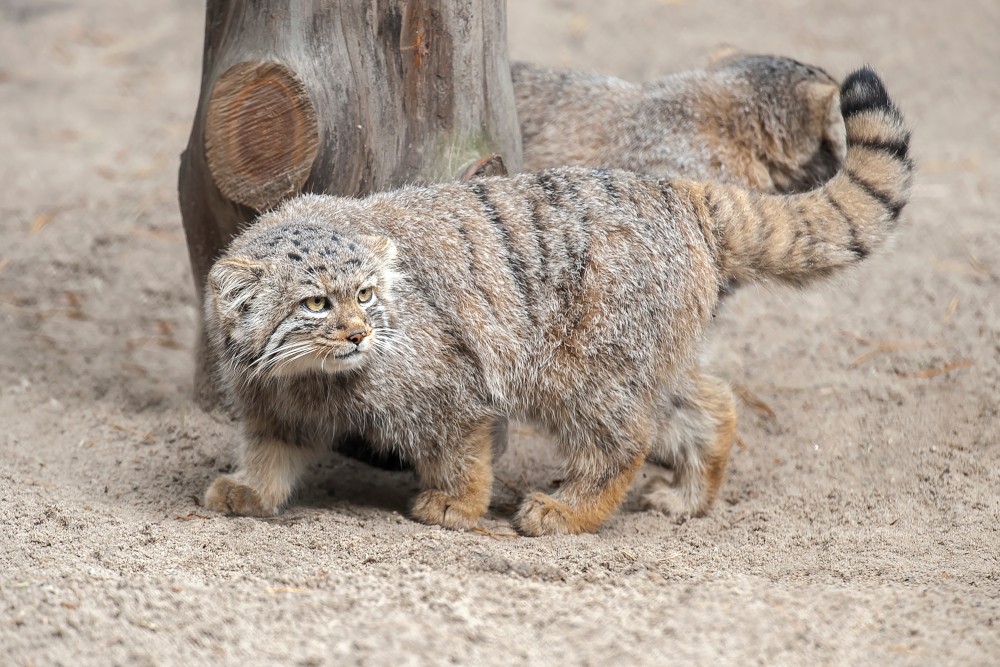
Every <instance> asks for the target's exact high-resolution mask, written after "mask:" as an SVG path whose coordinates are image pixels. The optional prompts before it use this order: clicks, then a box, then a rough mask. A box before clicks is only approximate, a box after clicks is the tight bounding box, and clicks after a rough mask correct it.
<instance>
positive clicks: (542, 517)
mask: <svg viewBox="0 0 1000 667" xmlns="http://www.w3.org/2000/svg"><path fill="white" fill-rule="evenodd" d="M573 514H574V512H573V510H572V508H571V507H569V506H568V505H566V504H565V503H561V502H559V501H558V500H556V499H555V498H553V497H552V496H549V495H546V494H544V493H532V494H531V495H530V496H528V497H527V498H526V499H525V500H524V502H523V503H521V508H520V509H519V510H518V511H517V514H516V515H515V516H514V526H515V527H516V528H517V529H518V531H520V532H521V534H522V535H527V536H529V537H538V536H540V535H572V534H575V533H579V532H582V529H581V528H579V527H577V526H575V525H574V524H575V523H576V522H574V521H573V519H572V517H573Z"/></svg>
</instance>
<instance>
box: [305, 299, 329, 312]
mask: <svg viewBox="0 0 1000 667" xmlns="http://www.w3.org/2000/svg"><path fill="white" fill-rule="evenodd" d="M302 305H303V306H305V308H306V310H308V311H310V312H313V313H321V312H323V311H324V310H326V309H328V308H329V307H330V302H329V301H327V298H326V297H325V296H311V297H309V298H308V299H303V300H302Z"/></svg>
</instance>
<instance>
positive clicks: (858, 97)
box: [840, 65, 899, 119]
mask: <svg viewBox="0 0 1000 667" xmlns="http://www.w3.org/2000/svg"><path fill="white" fill-rule="evenodd" d="M872 109H882V110H886V111H892V112H893V113H896V114H898V113H899V111H898V110H897V109H896V106H895V105H894V104H893V103H892V100H891V99H889V92H888V91H887V90H886V89H885V84H884V83H882V79H880V78H879V76H878V74H876V73H875V70H873V69H872V68H871V66H870V65H865V66H864V67H862V68H861V69H858V70H855V71H853V72H851V73H850V74H849V75H848V76H847V78H846V79H844V83H843V84H841V86H840V113H841V114H842V115H843V116H844V118H845V119H847V118H850V117H851V116H853V115H854V114H858V113H861V112H863V111H870V110H872Z"/></svg>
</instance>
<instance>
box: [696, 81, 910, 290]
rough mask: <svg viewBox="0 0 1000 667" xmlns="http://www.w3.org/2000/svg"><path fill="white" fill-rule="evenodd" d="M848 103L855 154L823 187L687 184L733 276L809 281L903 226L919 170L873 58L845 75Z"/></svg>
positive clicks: (844, 107) (857, 257) (727, 274)
mask: <svg viewBox="0 0 1000 667" xmlns="http://www.w3.org/2000/svg"><path fill="white" fill-rule="evenodd" d="M840 110H841V113H842V114H843V116H844V124H845V126H846V130H847V156H846V158H845V160H844V165H843V168H842V169H841V171H840V172H838V173H837V174H836V175H835V176H834V177H833V178H832V179H831V180H830V181H828V182H827V183H826V184H825V185H823V186H822V187H820V188H818V189H815V190H812V191H809V192H804V193H800V194H795V195H765V194H761V193H756V192H751V191H748V190H745V189H742V188H739V187H736V186H728V185H723V184H717V183H686V184H684V186H686V187H688V188H689V191H690V196H691V197H692V200H693V201H694V203H695V206H696V207H697V208H698V209H699V210H700V217H701V218H702V220H703V222H704V223H706V227H707V231H709V232H710V236H711V237H712V238H710V241H712V240H714V242H715V245H716V256H717V261H718V264H719V267H720V269H721V273H722V275H723V277H724V279H726V280H729V281H736V282H749V281H755V280H760V279H762V278H775V279H778V280H781V281H782V282H786V283H790V284H793V285H804V284H806V283H808V282H811V281H813V280H815V279H818V278H822V277H825V276H828V275H830V274H832V273H834V272H836V271H837V270H838V269H840V268H841V267H844V266H847V265H850V264H855V263H857V262H859V261H861V260H863V259H864V258H865V257H867V256H868V254H869V253H871V252H872V251H873V250H875V249H876V248H878V247H879V246H881V245H882V243H883V242H884V241H885V240H886V238H887V237H888V236H889V235H890V234H891V232H892V231H893V230H894V229H895V228H896V226H897V225H898V223H899V215H900V212H901V211H902V210H903V207H904V206H905V205H906V202H907V201H908V199H909V192H910V181H911V178H912V173H913V162H912V161H911V160H910V158H909V156H908V153H909V141H910V133H909V130H907V128H906V125H905V124H904V122H903V117H902V115H901V114H900V112H899V110H898V109H897V108H896V106H895V104H893V102H892V100H891V99H889V95H888V93H887V92H886V89H885V86H884V85H883V83H882V80H881V79H879V77H878V75H877V74H875V72H874V71H873V70H872V69H871V68H870V67H863V68H861V69H859V70H857V71H856V72H854V73H852V74H851V75H850V76H848V77H847V79H845V80H844V83H843V85H842V86H841V88H840ZM677 185H678V187H679V189H680V188H681V187H684V186H681V185H680V184H677Z"/></svg>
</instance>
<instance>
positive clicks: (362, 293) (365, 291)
mask: <svg viewBox="0 0 1000 667" xmlns="http://www.w3.org/2000/svg"><path fill="white" fill-rule="evenodd" d="M374 297H375V288H374V287H362V288H361V289H359V290H358V303H360V304H361V305H364V304H366V303H369V302H371V300H372V299H373V298H374Z"/></svg>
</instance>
